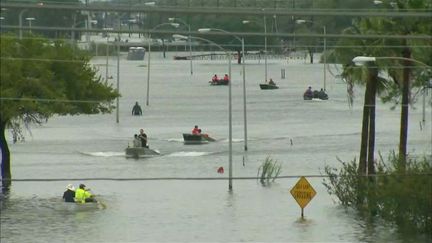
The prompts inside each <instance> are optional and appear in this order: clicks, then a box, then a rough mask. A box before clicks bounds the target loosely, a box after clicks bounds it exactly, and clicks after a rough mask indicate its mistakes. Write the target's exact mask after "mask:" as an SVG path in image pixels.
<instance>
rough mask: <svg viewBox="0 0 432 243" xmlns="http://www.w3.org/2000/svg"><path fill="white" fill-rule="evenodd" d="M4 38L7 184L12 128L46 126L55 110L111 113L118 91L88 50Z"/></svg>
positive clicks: (2, 125) (0, 79)
mask: <svg viewBox="0 0 432 243" xmlns="http://www.w3.org/2000/svg"><path fill="white" fill-rule="evenodd" d="M0 38H1V39H0V40H1V45H0V47H1V60H2V61H1V73H0V83H1V87H0V97H1V99H0V102H1V106H0V142H1V143H0V148H1V151H2V163H1V175H2V182H3V187H8V186H9V185H10V179H11V178H12V176H11V170H10V152H9V148H8V144H7V141H6V137H5V131H6V129H7V128H8V127H9V128H12V129H13V131H14V134H20V131H21V130H20V128H21V126H22V125H24V124H25V125H27V124H30V123H37V124H41V123H43V122H45V121H47V119H48V118H49V117H51V116H53V115H55V114H58V115H78V114H96V113H106V112H111V111H112V109H113V108H114V106H113V105H112V101H113V100H114V99H115V98H116V97H118V96H119V94H118V93H117V92H116V91H115V90H114V89H113V88H112V87H111V85H108V84H107V83H106V81H103V80H102V79H101V77H100V76H98V75H97V73H96V70H95V69H94V68H92V67H91V66H90V64H89V60H90V57H89V56H87V54H85V53H84V52H81V51H79V50H76V48H73V47H72V46H70V45H67V44H65V43H64V42H62V41H55V42H51V41H49V40H46V39H43V38H36V37H30V38H23V39H22V40H18V39H17V38H16V37H14V36H10V35H2V36H1V37H0ZM74 49H75V50H74ZM16 138H17V137H16V136H14V139H16Z"/></svg>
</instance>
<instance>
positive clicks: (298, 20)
mask: <svg viewBox="0 0 432 243" xmlns="http://www.w3.org/2000/svg"><path fill="white" fill-rule="evenodd" d="M295 22H296V24H304V23H306V22H311V21H307V20H304V19H297V20H296V21H295Z"/></svg>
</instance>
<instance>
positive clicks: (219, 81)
mask: <svg viewBox="0 0 432 243" xmlns="http://www.w3.org/2000/svg"><path fill="white" fill-rule="evenodd" d="M209 83H210V84H211V85H228V83H229V80H223V79H218V80H215V81H213V80H212V81H210V82H209Z"/></svg>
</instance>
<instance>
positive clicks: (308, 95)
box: [303, 86, 313, 99]
mask: <svg viewBox="0 0 432 243" xmlns="http://www.w3.org/2000/svg"><path fill="white" fill-rule="evenodd" d="M303 97H304V98H305V99H306V98H308V99H312V98H313V91H312V87H311V86H309V87H308V88H307V90H306V91H305V92H304V94H303Z"/></svg>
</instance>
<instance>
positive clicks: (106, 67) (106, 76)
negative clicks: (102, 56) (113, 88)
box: [105, 33, 109, 80]
mask: <svg viewBox="0 0 432 243" xmlns="http://www.w3.org/2000/svg"><path fill="white" fill-rule="evenodd" d="M108 38H109V36H108V33H107V44H106V66H105V80H108V55H109V43H108Z"/></svg>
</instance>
